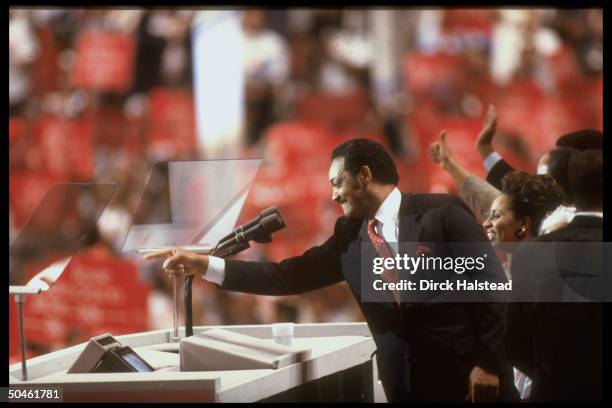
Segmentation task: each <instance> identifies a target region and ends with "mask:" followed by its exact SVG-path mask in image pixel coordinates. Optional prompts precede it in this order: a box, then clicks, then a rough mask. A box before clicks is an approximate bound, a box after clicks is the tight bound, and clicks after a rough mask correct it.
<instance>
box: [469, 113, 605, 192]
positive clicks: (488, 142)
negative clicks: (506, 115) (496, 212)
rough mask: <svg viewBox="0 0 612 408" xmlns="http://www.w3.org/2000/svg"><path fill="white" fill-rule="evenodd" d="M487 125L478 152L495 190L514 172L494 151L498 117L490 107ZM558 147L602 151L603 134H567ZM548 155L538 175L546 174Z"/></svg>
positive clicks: (580, 132) (478, 140)
mask: <svg viewBox="0 0 612 408" xmlns="http://www.w3.org/2000/svg"><path fill="white" fill-rule="evenodd" d="M486 121H487V123H489V124H490V125H489V127H488V131H482V132H481V133H480V134H479V135H478V138H477V139H476V150H477V151H478V154H479V155H480V157H482V159H483V160H484V166H485V169H486V170H487V181H488V182H489V183H490V184H491V185H493V186H494V187H495V188H500V187H501V179H502V177H503V176H504V175H505V174H506V173H508V172H510V171H512V170H514V169H513V168H512V166H510V165H509V164H508V163H507V162H506V161H505V160H504V159H503V158H502V157H501V155H500V154H499V153H498V152H496V151H495V149H493V139H494V137H495V131H496V127H497V115H496V113H495V108H494V107H493V106H492V105H490V106H489V111H488V112H487V119H486ZM556 145H557V147H570V148H573V149H578V150H586V149H601V148H603V133H602V132H600V131H599V130H594V129H580V130H576V131H573V132H569V133H566V134H564V135H562V136H560V137H559V139H557V142H556ZM546 160H547V159H546V155H544V156H543V157H542V158H540V161H539V163H538V173H540V174H543V173H546V171H545V169H544V167H543V166H544V165H545V164H546Z"/></svg>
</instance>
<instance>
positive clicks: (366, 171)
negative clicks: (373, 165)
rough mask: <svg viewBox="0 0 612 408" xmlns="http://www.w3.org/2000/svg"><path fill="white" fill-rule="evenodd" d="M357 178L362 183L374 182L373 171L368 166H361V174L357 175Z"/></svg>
mask: <svg viewBox="0 0 612 408" xmlns="http://www.w3.org/2000/svg"><path fill="white" fill-rule="evenodd" d="M357 177H359V180H361V182H362V183H369V182H370V181H372V171H371V170H370V167H368V166H361V168H360V169H359V173H357Z"/></svg>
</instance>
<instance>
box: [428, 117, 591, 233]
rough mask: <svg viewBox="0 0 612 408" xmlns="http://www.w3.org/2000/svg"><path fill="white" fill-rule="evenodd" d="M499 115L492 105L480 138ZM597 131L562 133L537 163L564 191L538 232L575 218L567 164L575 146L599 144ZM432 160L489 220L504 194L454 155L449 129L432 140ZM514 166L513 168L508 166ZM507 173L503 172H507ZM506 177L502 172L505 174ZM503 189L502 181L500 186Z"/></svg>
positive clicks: (491, 132)
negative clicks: (560, 201)
mask: <svg viewBox="0 0 612 408" xmlns="http://www.w3.org/2000/svg"><path fill="white" fill-rule="evenodd" d="M496 123H497V116H496V114H495V108H494V107H493V106H492V105H491V106H489V110H488V112H487V115H486V117H485V120H484V125H483V128H482V130H481V132H480V134H479V135H478V139H479V140H481V139H487V138H488V137H490V136H492V135H494V134H495V129H496ZM598 133H600V132H597V131H593V132H591V133H589V132H582V131H578V132H573V133H568V134H566V135H563V136H561V137H560V138H559V140H558V141H557V145H558V146H559V147H557V148H555V149H553V150H551V151H550V152H548V153H546V154H545V155H543V156H542V157H541V159H540V161H539V164H538V174H547V175H550V176H551V177H552V178H553V180H554V181H555V183H556V184H557V185H558V186H559V188H560V189H561V191H562V192H563V194H564V199H563V201H562V203H561V204H560V205H559V206H558V207H557V208H556V209H554V211H551V212H550V213H549V214H547V215H546V217H545V218H544V219H543V220H542V222H541V223H540V230H539V231H538V232H537V233H538V234H543V233H547V232H551V231H553V230H555V229H557V228H560V227H562V226H564V225H567V224H568V223H569V222H570V221H571V220H572V217H573V214H574V212H575V208H574V207H573V205H572V200H571V194H569V191H568V186H567V177H568V175H567V173H568V170H567V169H568V163H569V160H570V158H571V156H572V155H573V154H574V153H576V152H578V150H577V149H575V148H572V147H569V145H572V146H578V147H583V146H589V145H593V144H594V145H600V144H601V138H600V137H599V136H600V134H599V135H598ZM429 157H430V159H431V160H432V161H433V162H434V163H436V164H439V165H440V166H441V167H442V169H444V170H445V171H446V172H448V173H449V174H450V175H451V177H452V178H453V180H454V181H455V184H456V185H457V186H458V188H459V195H460V196H461V198H462V199H463V200H464V201H465V202H466V203H467V204H468V206H469V207H470V208H471V209H472V211H474V213H475V214H476V215H478V216H480V218H481V219H482V220H484V219H486V218H487V217H488V214H489V210H490V208H491V205H492V203H493V201H494V200H495V199H496V198H497V197H498V196H499V195H500V194H501V191H500V190H499V189H498V188H497V187H495V186H493V185H492V184H490V182H488V181H485V180H483V179H481V178H480V177H478V176H476V175H475V174H473V173H471V172H470V171H468V170H467V169H466V168H465V167H463V166H462V165H461V164H460V163H459V162H458V161H457V160H456V159H455V158H454V156H453V154H452V152H451V151H450V149H449V148H448V146H447V144H446V132H444V131H443V132H442V133H441V134H440V140H439V141H437V142H433V143H431V144H430V146H429ZM499 163H501V164H500V168H501V167H503V166H506V165H507V163H505V161H503V159H502V160H500V162H499ZM508 169H511V170H510V171H512V168H511V167H508ZM505 174H507V173H504V175H505ZM502 177H503V175H502ZM499 187H500V188H501V181H500V186H499Z"/></svg>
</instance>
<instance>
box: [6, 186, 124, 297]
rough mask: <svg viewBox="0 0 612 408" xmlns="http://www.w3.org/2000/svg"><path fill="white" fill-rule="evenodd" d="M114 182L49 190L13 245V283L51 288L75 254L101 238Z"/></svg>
mask: <svg viewBox="0 0 612 408" xmlns="http://www.w3.org/2000/svg"><path fill="white" fill-rule="evenodd" d="M115 190H116V187H115V185H113V184H91V183H60V184H55V185H53V186H51V188H49V190H47V192H46V193H45V195H44V196H43V198H42V200H41V201H40V203H39V204H38V206H37V207H36V208H35V209H34V211H33V213H32V215H31V216H30V218H29V219H28V221H27V222H26V224H25V225H24V226H23V228H22V230H21V231H20V232H19V234H18V235H17V237H16V238H15V240H14V241H13V242H12V243H11V245H10V247H9V285H10V286H14V287H23V286H28V287H31V288H32V289H34V290H47V289H49V288H50V287H51V286H52V285H53V283H54V282H55V281H57V279H58V278H59V276H60V275H61V274H62V272H63V271H64V269H65V268H66V266H67V265H68V263H69V262H70V260H71V259H72V256H73V255H74V254H76V253H77V252H78V251H79V250H80V249H82V248H85V247H86V246H88V245H89V244H91V243H92V242H95V240H96V239H97V228H96V223H97V220H98V217H99V216H100V214H102V211H104V208H106V205H107V204H108V202H109V201H110V199H111V197H112V195H113V194H114V192H115Z"/></svg>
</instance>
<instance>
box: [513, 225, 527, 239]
mask: <svg viewBox="0 0 612 408" xmlns="http://www.w3.org/2000/svg"><path fill="white" fill-rule="evenodd" d="M526 234H527V231H525V226H522V227H521V229H520V230H518V231H516V232H515V233H514V235H516V237H517V238H518V239H523V238H525V235H526Z"/></svg>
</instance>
